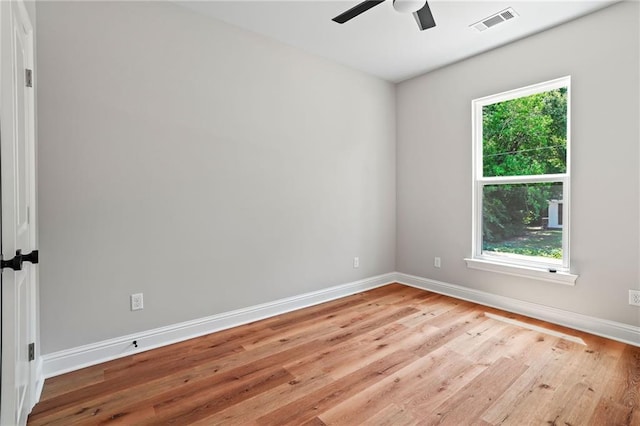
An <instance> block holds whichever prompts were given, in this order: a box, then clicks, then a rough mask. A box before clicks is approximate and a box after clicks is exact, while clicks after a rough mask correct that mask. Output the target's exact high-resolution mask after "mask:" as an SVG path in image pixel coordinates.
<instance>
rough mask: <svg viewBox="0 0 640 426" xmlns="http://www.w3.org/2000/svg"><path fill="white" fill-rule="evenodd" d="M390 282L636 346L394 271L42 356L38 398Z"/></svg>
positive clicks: (561, 318) (584, 323) (634, 330)
mask: <svg viewBox="0 0 640 426" xmlns="http://www.w3.org/2000/svg"><path fill="white" fill-rule="evenodd" d="M393 282H398V283H401V284H405V285H408V286H411V287H416V288H420V289H423V290H428V291H432V292H435V293H440V294H444V295H447V296H451V297H455V298H458V299H463V300H467V301H470V302H475V303H479V304H481V305H485V306H491V307H494V308H498V309H502V310H505V311H509V312H514V313H517V314H522V315H526V316H529V317H532V318H537V319H541V320H543V321H548V322H551V323H554V324H559V325H563V326H566V327H570V328H574V329H576V330H581V331H586V332H588V333H592V334H595V335H598V336H602V337H606V338H609V339H613V340H618V341H620V342H624V343H628V344H631V345H635V346H640V327H636V326H632V325H628V324H623V323H619V322H615V321H608V320H604V319H600V318H594V317H590V316H587V315H582V314H578V313H574V312H569V311H564V310H562V309H557V308H552V307H549V306H543V305H538V304H535V303H531V302H524V301H521V300H517V299H512V298H510V297H505V296H499V295H495V294H491V293H486V292H483V291H480V290H474V289H470V288H467V287H462V286H458V285H455V284H448V283H444V282H440V281H435V280H431V279H427V278H422V277H416V276H413V275H408V274H403V273H399V272H393V273H389V274H384V275H379V276H376V277H372V278H367V279H364V280H360V281H355V282H351V283H347V284H342V285H338V286H335V287H330V288H327V289H324V290H320V291H315V292H312V293H306V294H302V295H299V296H294V297H289V298H286V299H280V300H276V301H274V302H269V303H264V304H261V305H256V306H251V307H248V308H244V309H238V310H235V311H230V312H224V313H221V314H217V315H212V316H210V317H205V318H200V319H197V320H192V321H187V322H183V323H179V324H174V325H170V326H166V327H161V328H156V329H153V330H148V331H143V332H140V333H135V334H130V335H127V336H122V337H117V338H114V339H109V340H104V341H101V342H97V343H92V344H89V345H84V346H79V347H76V348H71V349H67V350H63V351H59V352H54V353H50V354H46V355H43V356H42V357H41V361H42V367H41V368H39V370H40V371H41V372H42V374H41V375H39V381H38V390H37V396H38V399H39V395H40V392H41V391H42V384H43V383H44V378H49V377H53V376H57V375H59V374H63V373H67V372H70V371H75V370H78V369H80V368H84V367H88V366H91V365H95V364H99V363H102V362H106V361H111V360H114V359H117V358H121V357H124V356H128V355H133V354H136V353H139V352H144V351H147V350H150V349H154V348H158V347H161V346H166V345H170V344H173V343H177V342H182V341H184V340H188V339H192V338H194V337H199V336H203V335H205V334H209V333H213V332H216V331H220V330H225V329H228V328H231V327H236V326H239V325H243V324H247V323H250V322H253V321H258V320H261V319H264V318H269V317H272V316H275V315H280V314H283V313H286V312H291V311H294V310H297V309H301V308H305V307H308V306H313V305H317V304H319V303H323V302H328V301H330V300H334V299H338V298H340V297H345V296H349V295H351V294H354V293H358V292H361V291H366V290H370V289H373V288H376V287H380V286H383V285H386V284H390V283H393ZM134 340H136V341H137V343H138V347H137V348H135V347H134V346H133V344H132V342H133V341H134Z"/></svg>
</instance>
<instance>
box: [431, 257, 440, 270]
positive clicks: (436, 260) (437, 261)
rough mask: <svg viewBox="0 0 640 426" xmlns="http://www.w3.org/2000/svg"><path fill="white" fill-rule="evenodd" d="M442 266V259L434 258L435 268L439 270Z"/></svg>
mask: <svg viewBox="0 0 640 426" xmlns="http://www.w3.org/2000/svg"><path fill="white" fill-rule="evenodd" d="M440 265H441V262H440V258H439V257H434V258H433V266H435V267H436V268H439V267H440Z"/></svg>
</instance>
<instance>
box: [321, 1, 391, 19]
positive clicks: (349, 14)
mask: <svg viewBox="0 0 640 426" xmlns="http://www.w3.org/2000/svg"><path fill="white" fill-rule="evenodd" d="M383 1H384V0H367V1H363V2H362V3H359V4H357V5H355V6H354V7H352V8H351V9H349V10H347V11H346V12H344V13H341V14H340V15H338V16H336V17H335V18H333V19H332V21H334V22H337V23H338V24H344V23H345V22H347V21H348V20H350V19H353V18H355V17H356V16H358V15H360V14H361V13H364V12H366V11H367V10H369V9H371V8H372V7H374V6H377V5H379V4H380V3H382V2H383Z"/></svg>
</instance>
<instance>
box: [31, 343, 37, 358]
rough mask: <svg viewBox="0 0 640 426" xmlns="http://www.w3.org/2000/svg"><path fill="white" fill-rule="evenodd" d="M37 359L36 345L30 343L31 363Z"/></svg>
mask: <svg viewBox="0 0 640 426" xmlns="http://www.w3.org/2000/svg"><path fill="white" fill-rule="evenodd" d="M34 359H36V344H35V343H29V361H33V360H34Z"/></svg>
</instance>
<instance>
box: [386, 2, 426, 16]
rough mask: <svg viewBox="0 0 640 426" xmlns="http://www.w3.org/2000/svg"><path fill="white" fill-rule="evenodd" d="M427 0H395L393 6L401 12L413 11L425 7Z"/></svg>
mask: <svg viewBox="0 0 640 426" xmlns="http://www.w3.org/2000/svg"><path fill="white" fill-rule="evenodd" d="M425 3H426V0H393V8H394V9H395V10H396V11H398V12H400V13H413V12H417V11H418V10H420V9H422V8H423V7H424V4H425Z"/></svg>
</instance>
